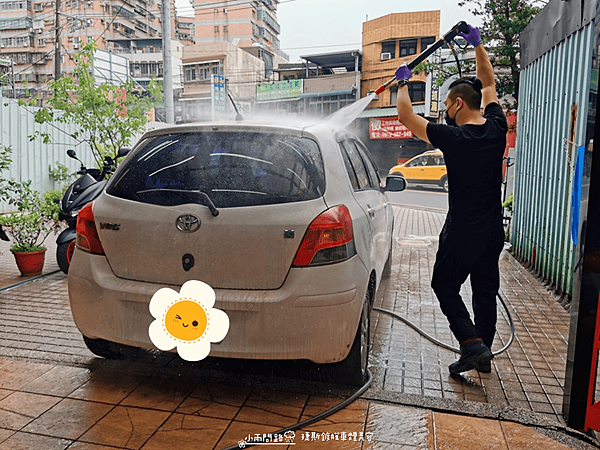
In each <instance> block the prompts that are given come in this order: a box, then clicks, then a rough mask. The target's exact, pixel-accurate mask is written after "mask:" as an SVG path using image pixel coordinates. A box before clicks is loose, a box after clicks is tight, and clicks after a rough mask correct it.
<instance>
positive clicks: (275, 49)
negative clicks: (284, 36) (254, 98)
mask: <svg viewBox="0 0 600 450" xmlns="http://www.w3.org/2000/svg"><path fill="white" fill-rule="evenodd" d="M278 3H279V1H278V0H249V1H247V2H239V1H235V0H222V1H215V0H193V2H192V6H193V7H194V23H195V37H194V42H195V43H196V44H205V43H210V42H221V41H226V42H231V43H232V44H233V45H235V46H237V47H240V48H242V49H245V50H246V51H248V52H250V53H253V54H254V55H255V56H257V57H258V58H260V59H262V60H263V61H264V62H265V70H266V74H267V78H268V77H270V76H271V75H272V70H273V69H274V68H276V67H277V66H278V65H279V64H280V63H285V62H287V61H288V59H289V58H288V56H287V55H286V54H285V53H284V52H282V51H281V46H280V41H279V34H280V33H281V26H280V25H279V22H277V4H278Z"/></svg>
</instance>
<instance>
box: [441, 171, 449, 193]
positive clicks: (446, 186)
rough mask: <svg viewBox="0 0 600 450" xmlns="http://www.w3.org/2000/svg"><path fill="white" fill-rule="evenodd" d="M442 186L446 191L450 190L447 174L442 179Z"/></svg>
mask: <svg viewBox="0 0 600 450" xmlns="http://www.w3.org/2000/svg"><path fill="white" fill-rule="evenodd" d="M440 186H441V187H442V189H444V191H446V192H448V177H447V176H446V175H444V176H443V177H442V179H441V180H440Z"/></svg>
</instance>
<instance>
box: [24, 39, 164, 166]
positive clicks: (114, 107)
mask: <svg viewBox="0 0 600 450" xmlns="http://www.w3.org/2000/svg"><path fill="white" fill-rule="evenodd" d="M96 50H97V45H96V43H95V42H93V41H88V42H87V43H86V44H85V45H84V46H83V48H82V49H81V51H80V52H79V53H77V55H76V56H75V61H76V66H75V70H74V72H73V73H72V74H68V75H65V76H64V77H62V78H60V79H58V80H56V81H52V82H50V83H49V85H50V90H51V97H50V99H49V100H48V102H47V107H44V108H41V109H39V110H38V111H37V112H36V114H35V121H36V122H37V123H40V124H42V123H46V122H59V123H65V124H73V125H75V126H76V128H77V131H74V132H73V133H70V135H71V137H73V138H74V139H76V140H79V141H85V142H87V143H88V144H89V146H90V149H91V150H92V153H93V155H94V157H95V158H96V161H97V162H98V163H99V164H102V159H103V157H104V156H106V155H111V156H112V157H113V158H114V157H116V154H117V151H118V150H119V148H122V147H127V146H129V145H130V139H131V138H132V137H133V136H134V135H135V134H136V133H139V132H141V131H142V130H143V127H144V125H145V124H146V123H147V122H148V117H147V113H148V111H149V110H150V109H151V108H152V107H153V106H154V105H155V104H156V103H157V102H160V101H162V93H161V91H160V86H158V84H157V83H156V82H155V81H154V80H153V81H152V82H151V83H150V86H149V87H148V91H147V92H141V93H140V92H135V91H134V82H133V81H132V80H127V81H125V82H122V83H121V84H120V85H113V84H110V83H108V82H103V83H100V84H98V83H96V80H95V78H94V76H93V74H92V67H93V63H94V55H95V53H96ZM34 101H35V100H34ZM36 138H42V139H44V142H49V139H50V137H49V135H47V134H44V133H40V132H39V131H38V132H36V134H34V135H32V136H30V139H32V140H33V139H36Z"/></svg>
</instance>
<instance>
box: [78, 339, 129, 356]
mask: <svg viewBox="0 0 600 450" xmlns="http://www.w3.org/2000/svg"><path fill="white" fill-rule="evenodd" d="M83 342H85V345H86V346H87V348H88V349H89V350H90V351H91V352H92V353H93V354H94V355H96V356H101V357H102V358H105V359H114V360H124V359H132V358H133V356H134V355H135V354H136V350H137V349H135V348H133V347H129V346H128V345H122V344H117V343H115V342H110V341H106V340H104V339H92V338H89V337H87V336H83Z"/></svg>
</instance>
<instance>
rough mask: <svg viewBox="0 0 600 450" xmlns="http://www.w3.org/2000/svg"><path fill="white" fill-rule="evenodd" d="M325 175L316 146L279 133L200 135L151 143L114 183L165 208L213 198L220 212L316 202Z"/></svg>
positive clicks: (120, 193) (119, 192)
mask: <svg viewBox="0 0 600 450" xmlns="http://www.w3.org/2000/svg"><path fill="white" fill-rule="evenodd" d="M324 190H325V176H324V169H323V161H322V158H321V153H320V150H319V147H318V145H317V143H316V142H315V141H313V140H311V139H308V138H303V137H299V136H287V135H281V134H275V133H256V132H255V133H245V132H244V133H241V132H199V133H179V134H169V135H164V136H158V137H155V138H151V139H149V140H148V141H146V142H144V143H143V144H142V147H140V149H139V150H137V151H136V152H135V154H133V155H132V157H131V158H130V159H128V160H127V161H126V162H125V163H124V164H123V166H122V167H120V170H119V172H118V174H116V176H115V177H113V179H112V180H111V182H110V185H109V187H108V189H107V192H108V193H109V194H111V195H114V196H116V197H120V198H124V199H127V200H133V201H137V202H143V203H151V204H157V205H164V206H172V205H179V204H184V203H196V200H195V198H196V196H197V195H198V194H200V195H204V194H206V195H208V196H209V197H210V200H212V202H213V203H214V204H215V206H216V207H217V208H227V207H239V206H253V205H268V204H275V203H290V202H299V201H304V200H312V199H315V198H319V197H321V196H322V195H323V192H324Z"/></svg>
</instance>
